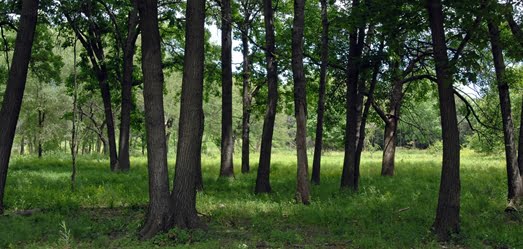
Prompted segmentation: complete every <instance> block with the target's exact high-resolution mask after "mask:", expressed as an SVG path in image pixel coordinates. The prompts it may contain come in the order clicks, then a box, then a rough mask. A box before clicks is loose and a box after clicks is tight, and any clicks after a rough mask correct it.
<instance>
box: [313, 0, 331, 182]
mask: <svg viewBox="0 0 523 249" xmlns="http://www.w3.org/2000/svg"><path fill="white" fill-rule="evenodd" d="M320 2H321V25H322V31H321V65H320V91H319V93H318V114H317V120H316V139H315V143H314V159H313V162H312V177H311V181H312V183H313V184H320V169H321V152H322V147H323V115H324V112H325V88H326V86H327V69H328V60H329V20H328V15H327V7H328V6H327V0H321V1H320Z"/></svg>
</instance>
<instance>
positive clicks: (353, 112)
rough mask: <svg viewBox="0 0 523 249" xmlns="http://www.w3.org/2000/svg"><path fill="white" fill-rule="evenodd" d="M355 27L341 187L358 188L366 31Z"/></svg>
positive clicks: (356, 3) (355, 3) (355, 2)
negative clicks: (360, 63) (360, 88)
mask: <svg viewBox="0 0 523 249" xmlns="http://www.w3.org/2000/svg"><path fill="white" fill-rule="evenodd" d="M359 4H360V1H359V0H353V1H352V6H353V8H357V7H358V6H359ZM359 29H360V30H359V31H358V28H356V27H354V28H352V30H351V32H350V34H349V62H348V65H347V72H346V74H347V81H346V85H347V93H346V108H347V112H346V126H345V155H344V158H343V172H342V176H341V186H340V187H341V188H342V189H345V188H347V189H350V190H353V191H357V190H358V180H359V169H358V168H359V165H357V155H356V149H357V143H358V136H359V129H360V127H359V125H360V123H361V111H362V110H361V105H362V96H361V94H359V93H358V92H359V91H358V87H359V86H358V85H359V83H360V81H359V78H360V77H359V74H360V69H359V61H360V59H361V54H362V47H363V46H362V43H363V42H362V41H363V40H364V36H365V35H364V32H362V31H361V30H362V28H361V27H360V28H359Z"/></svg>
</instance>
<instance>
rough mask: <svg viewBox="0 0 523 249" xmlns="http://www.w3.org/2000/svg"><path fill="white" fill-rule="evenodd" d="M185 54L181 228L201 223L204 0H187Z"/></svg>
mask: <svg viewBox="0 0 523 249" xmlns="http://www.w3.org/2000/svg"><path fill="white" fill-rule="evenodd" d="M186 18H187V22H186V28H185V30H186V33H185V37H186V39H185V56H184V69H183V80H182V96H181V107H180V124H179V132H178V148H177V153H176V169H175V174H174V184H173V186H174V187H173V191H172V193H171V202H170V204H171V207H172V210H171V215H170V216H169V224H171V225H173V226H176V227H179V228H195V227H198V226H200V225H201V223H200V219H199V217H198V215H197V212H196V184H195V179H196V177H197V173H198V167H200V166H201V163H200V162H197V161H196V160H195V158H200V157H199V155H198V154H199V153H200V152H201V146H202V137H201V135H200V134H201V132H202V126H203V125H204V124H203V109H202V101H203V95H202V93H203V71H204V69H203V64H204V51H205V50H204V49H205V48H204V44H205V42H204V41H205V32H204V31H205V29H204V21H205V0H193V1H188V2H187V14H186Z"/></svg>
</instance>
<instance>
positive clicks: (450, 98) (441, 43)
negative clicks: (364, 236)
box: [427, 0, 461, 241]
mask: <svg viewBox="0 0 523 249" xmlns="http://www.w3.org/2000/svg"><path fill="white" fill-rule="evenodd" d="M427 11H428V13H429V23H430V29H431V32H432V43H433V44H434V45H433V46H434V61H435V65H436V78H437V83H438V93H439V109H440V114H441V128H442V134H443V166H442V170H441V182H440V189H439V198H438V208H437V211H436V219H435V221H434V225H433V227H434V232H435V234H436V235H437V237H438V238H439V239H440V240H443V241H448V240H449V239H450V238H451V235H452V234H453V233H458V232H459V209H460V190H461V183H460V176H459V161H460V156H459V154H460V151H459V150H460V146H459V131H458V121H457V117H456V103H455V102H454V93H453V87H452V83H453V75H452V70H451V68H450V66H449V59H448V54H447V45H446V43H445V30H444V28H443V22H444V16H443V7H442V4H441V0H427Z"/></svg>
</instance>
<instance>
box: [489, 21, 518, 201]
mask: <svg viewBox="0 0 523 249" xmlns="http://www.w3.org/2000/svg"><path fill="white" fill-rule="evenodd" d="M488 30H489V37H490V45H491V51H492V56H493V58H494V68H495V70H496V80H497V83H498V93H499V103H500V107H501V117H502V120H503V137H504V139H505V160H506V163H507V179H508V186H507V187H508V200H509V206H514V204H516V203H517V202H518V200H519V199H520V198H521V197H522V196H523V182H522V180H521V175H520V172H519V168H518V162H517V156H516V154H517V149H516V142H515V136H514V123H513V122H512V111H511V105H510V93H509V86H508V82H507V78H506V77H505V61H504V58H503V48H502V45H501V41H500V36H499V35H500V34H499V33H500V31H499V28H498V24H496V23H494V21H493V20H488Z"/></svg>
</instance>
